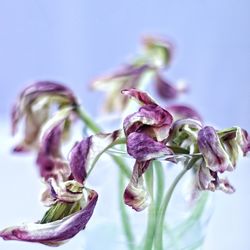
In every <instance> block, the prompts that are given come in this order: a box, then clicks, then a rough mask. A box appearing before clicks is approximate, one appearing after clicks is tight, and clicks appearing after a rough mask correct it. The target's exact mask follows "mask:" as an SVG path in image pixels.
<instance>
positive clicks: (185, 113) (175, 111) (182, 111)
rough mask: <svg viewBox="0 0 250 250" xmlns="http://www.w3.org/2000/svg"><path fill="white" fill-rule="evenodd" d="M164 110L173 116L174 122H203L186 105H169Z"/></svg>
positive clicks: (196, 113)
mask: <svg viewBox="0 0 250 250" xmlns="http://www.w3.org/2000/svg"><path fill="white" fill-rule="evenodd" d="M166 109H167V110H168V111H169V112H170V113H171V114H172V115H173V117H174V120H179V119H194V120H198V121H200V122H202V121H203V119H202V117H201V115H200V114H199V113H198V112H197V111H196V110H195V109H194V108H191V107H189V106H186V105H171V106H168V107H166Z"/></svg>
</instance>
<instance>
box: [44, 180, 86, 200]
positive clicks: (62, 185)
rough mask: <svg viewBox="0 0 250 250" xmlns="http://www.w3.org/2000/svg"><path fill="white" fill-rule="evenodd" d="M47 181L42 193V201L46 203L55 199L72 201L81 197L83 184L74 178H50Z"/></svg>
mask: <svg viewBox="0 0 250 250" xmlns="http://www.w3.org/2000/svg"><path fill="white" fill-rule="evenodd" d="M47 183H48V188H47V189H46V190H45V192H44V193H43V194H42V201H43V202H44V204H46V205H52V204H54V203H55V202H56V201H61V202H66V203H72V202H76V201H80V200H81V199H82V198H83V185H82V184H80V183H79V182H77V181H75V180H69V181H58V180H56V179H54V178H50V179H49V180H48V182H47Z"/></svg>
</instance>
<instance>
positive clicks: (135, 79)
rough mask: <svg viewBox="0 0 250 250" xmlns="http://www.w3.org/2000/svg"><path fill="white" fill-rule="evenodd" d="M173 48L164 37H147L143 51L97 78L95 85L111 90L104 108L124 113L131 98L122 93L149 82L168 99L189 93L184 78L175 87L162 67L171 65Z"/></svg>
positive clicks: (97, 87) (143, 40) (108, 110)
mask: <svg viewBox="0 0 250 250" xmlns="http://www.w3.org/2000/svg"><path fill="white" fill-rule="evenodd" d="M172 47H173V46H172V45H171V43H169V42H168V41H167V40H166V39H164V38H162V37H157V36H155V37H154V36H145V37H143V39H142V48H143V49H142V52H141V53H140V54H138V55H137V56H136V57H135V58H134V59H133V60H131V61H130V62H129V63H126V64H125V65H123V66H121V67H120V68H119V69H118V70H116V71H114V72H113V73H110V74H108V75H105V76H101V77H98V78H97V79H95V80H94V81H93V82H92V84H91V87H92V88H93V89H95V90H102V91H105V92H106V93H107V96H106V101H105V105H104V111H106V112H117V111H118V112H120V111H123V110H124V109H125V108H126V107H127V104H128V98H127V97H126V96H123V97H121V96H120V91H121V90H122V89H131V88H136V89H141V90H143V89H145V88H146V86H147V85H148V84H154V85H155V87H156V90H157V92H158V94H159V96H161V97H163V98H164V99H165V100H170V99H175V98H177V97H178V96H179V95H180V94H181V93H183V92H186V91H187V87H186V84H185V83H184V82H183V81H180V82H178V84H177V85H176V86H174V85H172V84H170V83H169V81H168V80H166V79H164V77H163V74H161V70H162V69H165V68H167V67H168V66H169V65H170V62H171V59H172Z"/></svg>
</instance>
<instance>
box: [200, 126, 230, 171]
mask: <svg viewBox="0 0 250 250" xmlns="http://www.w3.org/2000/svg"><path fill="white" fill-rule="evenodd" d="M198 146H199V150H200V152H201V153H202V154H203V157H204V159H205V162H206V164H207V167H208V168H209V169H211V170H212V171H214V172H221V173H223V172H224V171H226V170H227V171H232V170H233V169H234V168H233V165H232V163H231V161H230V159H229V156H228V154H227V152H226V151H225V149H224V148H223V146H222V144H221V141H220V139H219V136H218V135H217V133H216V131H215V129H214V128H213V127H209V126H207V127H204V128H202V129H201V130H200V131H199V134H198Z"/></svg>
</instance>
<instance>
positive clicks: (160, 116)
mask: <svg viewBox="0 0 250 250" xmlns="http://www.w3.org/2000/svg"><path fill="white" fill-rule="evenodd" d="M172 121H173V118H172V116H171V114H170V113H169V112H168V111H167V110H165V109H163V108H161V107H160V106H158V105H153V104H151V105H150V104H148V105H145V106H143V107H141V108H140V109H139V111H138V112H135V113H133V114H131V115H129V116H127V117H126V118H125V120H124V123H123V128H124V131H125V134H126V135H129V134H130V133H132V132H143V130H144V129H146V130H152V131H153V134H152V136H153V137H156V139H157V140H158V141H162V140H164V139H166V138H167V137H168V134H169V129H170V126H171V124H172Z"/></svg>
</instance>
